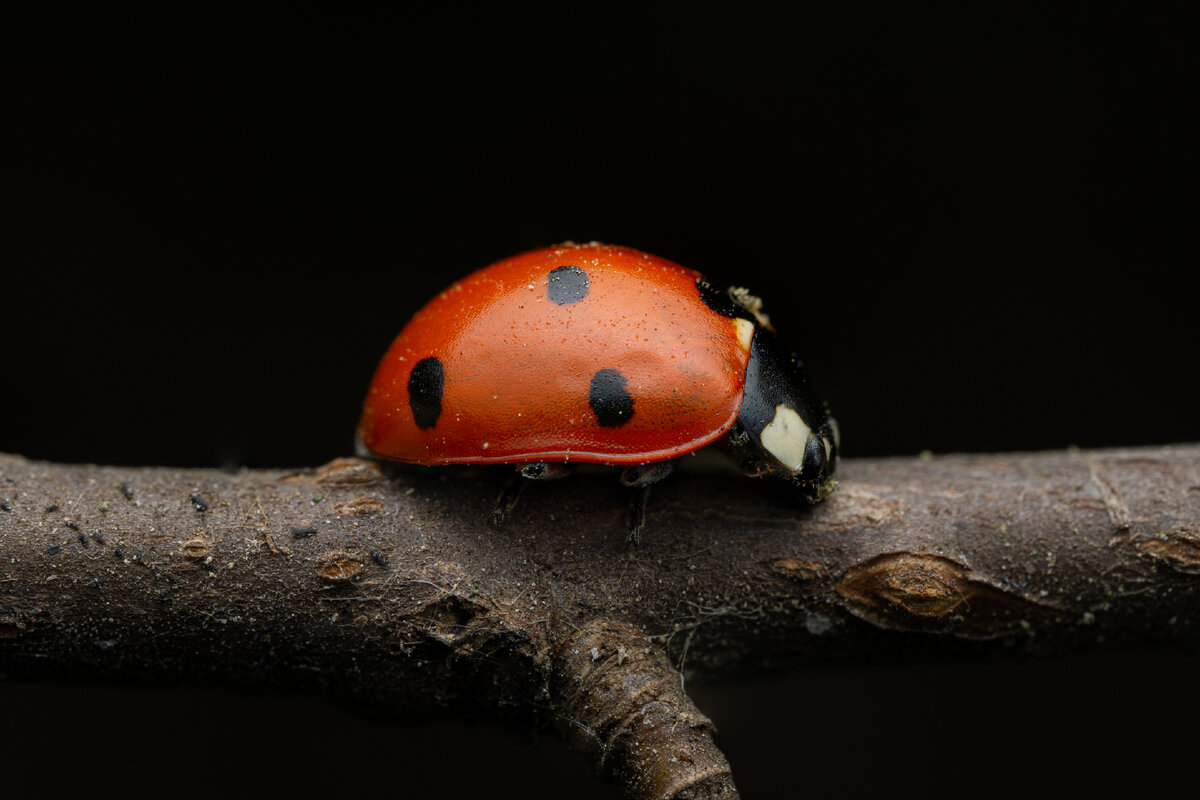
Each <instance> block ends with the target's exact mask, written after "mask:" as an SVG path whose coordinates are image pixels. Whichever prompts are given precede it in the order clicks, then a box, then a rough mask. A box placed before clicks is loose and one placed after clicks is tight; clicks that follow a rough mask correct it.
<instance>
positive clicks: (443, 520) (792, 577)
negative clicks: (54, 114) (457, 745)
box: [0, 445, 1200, 800]
mask: <svg viewBox="0 0 1200 800" xmlns="http://www.w3.org/2000/svg"><path fill="white" fill-rule="evenodd" d="M842 479H843V483H842V486H841V488H840V489H839V491H838V492H837V493H835V494H834V495H833V496H832V497H831V498H830V499H829V500H827V501H826V502H824V503H822V504H821V505H819V506H817V507H815V508H812V509H799V508H797V507H796V506H795V505H794V503H792V502H791V499H790V498H789V497H788V496H787V494H786V492H785V491H783V490H782V489H776V488H773V487H771V486H769V485H767V484H764V483H760V482H754V481H748V480H742V479H730V478H728V477H727V476H724V475H711V474H698V475H697V474H693V475H687V474H685V475H681V476H678V477H676V478H674V479H672V480H671V481H669V482H668V483H666V484H664V485H662V486H660V487H659V488H657V489H656V491H655V495H654V498H653V500H652V505H651V507H650V510H649V517H648V524H649V528H648V530H647V534H646V537H645V540H644V543H643V546H642V547H641V548H640V549H638V550H633V551H631V550H627V549H626V548H625V547H624V546H623V526H622V524H621V521H622V516H623V514H624V512H625V502H626V498H625V495H624V494H623V493H622V491H621V489H620V487H618V486H617V485H616V482H615V481H614V480H611V478H610V477H609V476H605V477H588V476H579V477H576V478H574V479H572V480H569V481H560V482H555V483H553V484H545V485H538V486H535V487H532V488H531V490H530V491H528V492H526V494H525V497H524V499H523V501H522V505H521V506H520V507H518V509H517V510H516V511H515V512H514V513H513V515H512V517H511V520H510V522H509V523H508V526H507V527H506V529H505V530H504V531H503V532H501V533H496V532H494V531H492V530H490V529H489V528H488V527H487V526H486V524H485V520H486V518H487V515H488V512H489V510H490V507H491V504H492V502H493V501H494V498H495V496H496V493H497V491H498V489H499V486H500V484H501V483H502V478H501V477H500V476H498V475H496V474H494V473H491V472H481V473H464V472H461V471H457V472H449V473H439V474H427V473H420V472H402V471H397V472H396V474H385V473H384V472H383V471H381V469H380V467H379V466H377V465H376V464H373V463H369V462H363V461H358V460H353V459H346V460H339V461H335V462H333V463H331V464H329V465H326V466H325V467H322V468H321V469H319V470H316V471H313V472H301V473H294V472H293V473H286V472H280V471H244V472H240V473H236V474H225V473H220V472H216V471H210V470H179V469H120V468H102V467H94V466H68V465H54V464H43V463H36V462H29V461H26V460H24V459H21V458H19V457H15V456H0V502H2V503H3V506H2V507H0V672H3V674H4V675H6V676H8V677H10V678H16V679H21V678H34V677H36V678H39V679H45V678H47V677H55V676H57V677H63V678H68V677H69V678H71V679H80V678H106V677H113V676H120V677H121V678H122V679H126V680H128V679H130V678H132V679H146V680H155V679H162V678H164V677H170V678H173V679H178V680H184V681H203V682H211V681H213V680H219V681H222V682H225V683H232V684H237V685H249V686H262V685H272V686H280V685H282V686H290V687H300V688H306V689H322V690H332V691H337V692H338V693H340V694H343V695H347V696H350V697H353V698H355V699H357V700H360V701H363V702H367V703H371V704H373V705H375V706H377V707H378V706H390V707H401V706H406V705H411V704H428V703H431V702H432V703H435V704H439V705H441V704H447V705H455V704H457V705H466V704H470V705H471V706H473V707H474V706H479V705H481V704H482V705H486V706H487V707H489V708H491V709H492V710H494V711H495V712H497V713H499V714H502V715H504V716H506V717H509V718H513V719H516V720H518V721H519V722H520V723H522V724H531V723H532V724H548V725H553V726H554V727H557V728H558V729H559V730H560V731H561V732H562V733H563V734H564V735H565V736H566V737H567V738H568V740H570V741H571V742H572V743H573V744H574V745H575V746H576V747H577V748H579V749H581V750H583V751H585V752H589V753H591V754H592V756H593V758H594V759H595V760H596V762H597V763H598V765H599V766H600V767H602V768H603V769H604V770H605V771H606V772H608V773H610V774H612V775H614V776H615V777H616V778H617V779H618V780H619V781H620V782H621V783H622V785H623V786H624V787H625V790H626V793H627V795H628V796H629V797H632V798H655V800H658V799H659V798H691V797H697V798H708V797H736V790H735V789H734V788H733V783H732V779H731V777H730V774H729V768H728V765H727V764H726V762H725V759H724V757H723V756H722V755H721V754H720V752H719V751H718V750H717V749H716V747H715V745H714V743H713V739H712V725H711V723H710V722H709V721H708V719H707V718H706V717H704V715H703V714H701V713H700V712H699V711H698V710H697V709H696V708H695V706H694V705H693V704H692V703H691V701H690V700H689V699H688V698H687V695H686V694H685V693H684V690H683V677H684V676H685V675H689V674H693V673H703V674H720V673H725V672H729V671H733V670H739V671H747V670H755V669H759V668H763V667H779V666H785V665H803V664H811V663H815V662H822V661H829V660H832V659H844V658H854V657H864V656H867V655H870V656H872V657H873V658H878V657H879V656H880V654H881V653H882V654H887V655H889V656H890V657H896V658H898V657H903V656H904V655H905V654H906V653H908V652H909V651H911V650H914V649H916V648H919V651H920V653H921V654H922V655H923V656H926V657H927V656H928V655H929V654H930V653H931V652H942V653H946V654H954V655H962V654H963V653H965V652H972V653H990V652H993V651H999V650H1001V649H1003V650H1004V651H1005V652H1013V651H1014V650H1034V651H1038V652H1045V651H1058V650H1065V649H1077V648H1084V647H1087V648H1091V647H1097V646H1105V645H1111V644H1127V643H1130V642H1144V641H1175V642H1187V643H1191V644H1194V642H1195V640H1196V638H1197V631H1196V629H1195V626H1192V625H1190V624H1188V623H1189V622H1190V620H1191V618H1192V616H1193V615H1194V612H1195V611H1196V606H1197V604H1198V603H1200V599H1198V597H1197V593H1195V592H1192V591H1180V589H1182V588H1184V587H1192V586H1194V585H1195V584H1196V582H1197V580H1200V513H1198V509H1200V446H1194V445H1189V446H1179V447H1166V448H1155V449H1139V450H1111V451H1098V452H1067V453H1042V454H1032V455H993V456H949V457H942V458H932V459H886V460H869V461H868V460H860V461H851V462H847V463H845V464H844V466H843V469H842Z"/></svg>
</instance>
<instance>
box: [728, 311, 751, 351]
mask: <svg viewBox="0 0 1200 800" xmlns="http://www.w3.org/2000/svg"><path fill="white" fill-rule="evenodd" d="M733 323H734V325H735V326H737V340H738V344H740V345H741V346H742V349H743V350H745V351H746V352H747V353H749V352H750V342H751V341H752V340H753V339H754V323H753V322H751V321H750V320H748V319H742V318H741V317H738V318H737V319H735V320H734V321H733Z"/></svg>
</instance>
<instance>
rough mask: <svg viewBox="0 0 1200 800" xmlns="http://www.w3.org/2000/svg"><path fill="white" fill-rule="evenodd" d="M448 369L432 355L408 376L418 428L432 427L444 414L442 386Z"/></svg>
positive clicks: (410, 404)
mask: <svg viewBox="0 0 1200 800" xmlns="http://www.w3.org/2000/svg"><path fill="white" fill-rule="evenodd" d="M445 382H446V371H445V370H444V369H442V362H441V361H439V360H438V359H436V358H434V357H433V356H430V357H429V358H422V359H421V360H420V361H418V362H417V365H416V366H415V367H413V370H412V373H410V374H409V376H408V405H409V407H410V408H412V413H413V420H414V421H416V423H417V427H418V428H432V427H433V426H434V425H436V424H437V421H438V417H440V416H441V415H442V386H443V385H444V384H445Z"/></svg>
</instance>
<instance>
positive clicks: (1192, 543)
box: [1134, 530, 1200, 575]
mask: <svg viewBox="0 0 1200 800" xmlns="http://www.w3.org/2000/svg"><path fill="white" fill-rule="evenodd" d="M1134 547H1136V548H1137V551H1138V553H1140V554H1141V555H1143V556H1145V557H1147V558H1149V559H1151V560H1152V561H1153V562H1154V563H1156V564H1159V565H1161V566H1163V567H1166V568H1167V569H1169V570H1172V571H1173V572H1178V573H1180V574H1182V575H1200V537H1197V536H1196V534H1194V533H1191V532H1190V531H1187V530H1178V531H1164V532H1163V533H1158V534H1155V535H1153V536H1138V537H1136V538H1135V540H1134Z"/></svg>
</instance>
